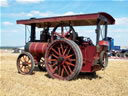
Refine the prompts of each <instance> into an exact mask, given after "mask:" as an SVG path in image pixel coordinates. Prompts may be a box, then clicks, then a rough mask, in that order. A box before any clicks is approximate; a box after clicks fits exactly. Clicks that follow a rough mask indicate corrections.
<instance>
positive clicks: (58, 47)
mask: <svg viewBox="0 0 128 96" xmlns="http://www.w3.org/2000/svg"><path fill="white" fill-rule="evenodd" d="M77 59H78V55H77V52H76V50H75V49H74V48H73V47H72V45H71V44H69V43H68V42H64V41H61V40H60V41H59V40H58V41H57V42H55V43H53V44H52V45H51V46H50V47H49V49H48V50H47V52H46V56H45V60H46V62H45V64H46V68H47V71H48V72H49V74H50V75H51V77H53V78H57V79H61V80H69V78H70V77H71V76H72V75H73V74H74V73H75V70H76V68H77V66H78V65H77Z"/></svg>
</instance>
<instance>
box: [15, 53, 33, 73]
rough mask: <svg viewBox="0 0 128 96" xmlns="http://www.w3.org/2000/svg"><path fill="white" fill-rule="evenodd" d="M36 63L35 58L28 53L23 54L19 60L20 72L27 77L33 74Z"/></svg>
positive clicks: (18, 67)
mask: <svg viewBox="0 0 128 96" xmlns="http://www.w3.org/2000/svg"><path fill="white" fill-rule="evenodd" d="M34 66H35V62H34V58H33V56H32V55H31V54H30V53H28V52H23V53H21V54H20V55H19V56H18V58H17V69H18V72H19V73H21V74H23V75H26V74H32V72H33V70H34Z"/></svg>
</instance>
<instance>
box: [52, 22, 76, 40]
mask: <svg viewBox="0 0 128 96" xmlns="http://www.w3.org/2000/svg"><path fill="white" fill-rule="evenodd" d="M66 26H67V27H69V30H68V31H67V29H66ZM59 27H61V32H60V33H59V32H57V29H58V28H59ZM69 34H70V35H69ZM54 36H56V37H57V38H58V39H61V38H65V39H70V40H75V39H76V33H75V30H74V28H73V27H72V26H71V25H70V24H68V23H60V24H58V25H57V26H56V27H55V28H54V29H53V31H52V36H51V40H52V41H53V40H55V37H54Z"/></svg>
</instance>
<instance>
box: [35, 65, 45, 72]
mask: <svg viewBox="0 0 128 96" xmlns="http://www.w3.org/2000/svg"><path fill="white" fill-rule="evenodd" d="M34 71H38V72H47V70H46V69H43V70H40V69H39V68H38V66H35V68H34Z"/></svg>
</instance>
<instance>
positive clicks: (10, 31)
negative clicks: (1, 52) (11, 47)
mask: <svg viewBox="0 0 128 96" xmlns="http://www.w3.org/2000/svg"><path fill="white" fill-rule="evenodd" d="M1 32H4V33H5V32H9V33H12V32H14V33H15V32H19V30H16V29H14V30H1Z"/></svg>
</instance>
